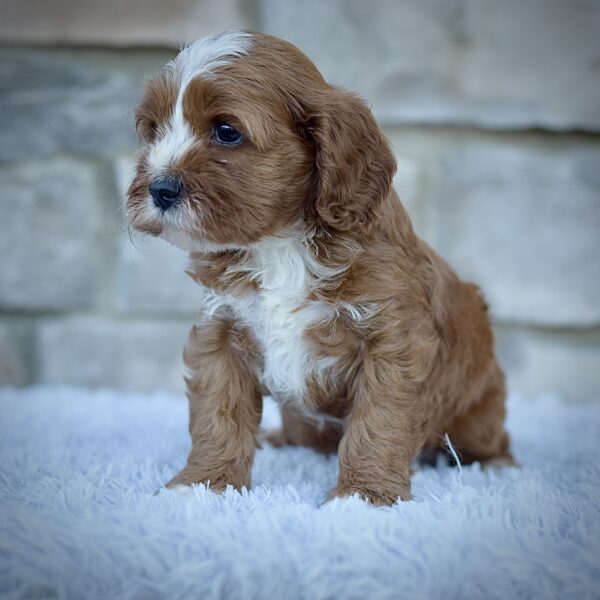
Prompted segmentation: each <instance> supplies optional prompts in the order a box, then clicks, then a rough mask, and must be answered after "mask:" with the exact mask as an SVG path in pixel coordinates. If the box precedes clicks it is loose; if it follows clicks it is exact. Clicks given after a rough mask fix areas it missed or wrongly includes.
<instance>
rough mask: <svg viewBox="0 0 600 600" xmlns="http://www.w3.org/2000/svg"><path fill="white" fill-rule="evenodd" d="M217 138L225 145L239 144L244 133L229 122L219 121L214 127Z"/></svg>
mask: <svg viewBox="0 0 600 600" xmlns="http://www.w3.org/2000/svg"><path fill="white" fill-rule="evenodd" d="M214 136H215V140H216V141H217V142H218V143H219V144H223V145H224V146H238V145H239V144H241V143H242V140H243V137H242V134H241V133H240V132H239V131H238V130H237V129H234V128H233V127H232V126H231V125H230V124H229V123H226V122H225V121H219V122H218V123H216V124H215V128H214Z"/></svg>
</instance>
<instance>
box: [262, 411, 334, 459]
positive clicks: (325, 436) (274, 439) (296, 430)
mask: <svg viewBox="0 0 600 600" xmlns="http://www.w3.org/2000/svg"><path fill="white" fill-rule="evenodd" d="M281 420H282V427H281V429H279V430H274V431H269V432H267V434H266V436H265V441H267V442H268V443H269V444H271V445H273V446H276V447H281V446H307V447H309V448H313V449H315V450H316V451H317V452H321V453H323V454H331V453H333V452H335V451H336V450H337V448H338V445H339V443H340V440H341V439H342V434H343V427H342V425H341V424H340V425H338V424H336V423H323V424H319V423H316V422H314V421H308V420H306V419H303V418H302V417H301V416H299V415H298V414H296V413H295V412H293V411H292V410H290V409H289V408H287V407H285V406H282V407H281Z"/></svg>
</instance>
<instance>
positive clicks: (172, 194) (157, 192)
mask: <svg viewBox="0 0 600 600" xmlns="http://www.w3.org/2000/svg"><path fill="white" fill-rule="evenodd" d="M148 189H149V190H150V195H151V196H152V200H153V201H154V204H155V205H156V206H158V208H162V210H168V209H169V208H171V206H173V204H175V202H176V201H177V199H178V198H179V196H180V195H181V184H180V183H179V181H177V179H173V178H171V177H165V178H163V179H155V180H154V181H153V182H152V183H151V184H150V185H149V186H148Z"/></svg>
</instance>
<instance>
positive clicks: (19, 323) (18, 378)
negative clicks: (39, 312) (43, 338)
mask: <svg viewBox="0 0 600 600" xmlns="http://www.w3.org/2000/svg"><path fill="white" fill-rule="evenodd" d="M32 334H33V331H32V324H31V323H30V322H29V321H28V320H26V319H16V318H12V319H10V318H3V319H0V385H25V384H27V383H31V382H32V380H31V378H32V372H31V371H32V369H31V367H32V364H31V349H32V344H33V339H32Z"/></svg>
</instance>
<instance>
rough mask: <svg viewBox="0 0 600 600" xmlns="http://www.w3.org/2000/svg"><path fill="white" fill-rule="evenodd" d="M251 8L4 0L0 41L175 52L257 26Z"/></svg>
mask: <svg viewBox="0 0 600 600" xmlns="http://www.w3.org/2000/svg"><path fill="white" fill-rule="evenodd" d="M253 9H254V3H253V2H250V3H248V2H245V1H244V0H219V1H218V2H214V1H213V0H171V1H170V2H162V1H160V0H127V2H122V1H120V0H104V1H103V2H97V1H96V0H78V1H77V2H72V1H71V0H53V1H52V2H48V1H44V0H26V1H22V2H6V1H5V2H2V13H3V15H2V20H1V21H0V40H2V41H4V42H7V41H11V42H18V43H23V42H35V43H46V44H48V43H50V44H52V43H70V44H73V43H75V44H115V45H120V46H136V45H150V46H157V45H162V44H166V45H170V46H174V47H176V48H179V46H180V44H181V43H183V42H186V41H190V40H192V41H193V40H195V39H196V38H198V37H202V36H204V35H208V34H210V33H214V32H215V31H221V30H222V29H247V28H256V26H257V23H256V17H255V14H254V13H255V11H254V10H253Z"/></svg>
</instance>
